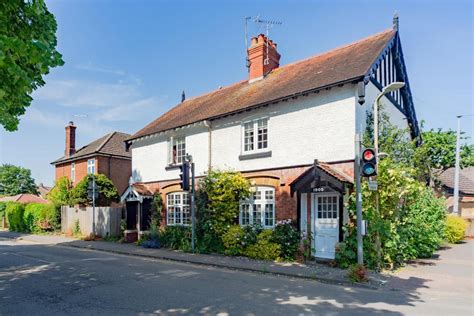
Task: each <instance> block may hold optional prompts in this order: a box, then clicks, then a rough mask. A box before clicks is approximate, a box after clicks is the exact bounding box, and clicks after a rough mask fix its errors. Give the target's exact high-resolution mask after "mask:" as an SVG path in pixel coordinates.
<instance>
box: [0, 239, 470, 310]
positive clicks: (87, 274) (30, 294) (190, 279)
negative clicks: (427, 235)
mask: <svg viewBox="0 0 474 316" xmlns="http://www.w3.org/2000/svg"><path fill="white" fill-rule="evenodd" d="M0 236H3V237H5V235H4V234H0ZM18 237H20V238H22V239H18ZM18 237H16V238H17V239H15V238H13V236H11V235H10V236H9V238H1V237H0V315H66V314H67V315H183V314H190V315H320V314H324V315H367V314H370V315H372V314H373V315H425V314H426V315H443V314H444V315H472V312H473V301H474V300H473V297H472V295H473V283H474V278H473V275H472V273H473V269H472V268H473V266H472V262H473V257H472V255H473V249H474V242H473V241H469V242H466V243H464V244H461V245H456V246H453V247H452V248H450V249H445V250H442V251H440V252H439V253H438V256H437V257H435V258H433V259H431V260H423V261H419V262H416V263H412V264H410V265H409V266H408V267H407V268H405V269H402V270H400V271H398V272H396V273H394V274H393V275H391V277H390V280H389V282H388V283H387V284H386V285H385V286H383V287H381V288H378V289H377V290H374V289H370V288H361V287H358V286H348V285H342V286H340V285H334V284H326V283H321V282H317V281H314V280H310V279H302V278H294V277H282V276H278V275H273V274H266V273H255V272H247V271H242V270H235V269H223V268H219V267H215V266H210V265H203V264H193V263H184V262H177V261H171V260H162V259H156V258H152V257H143V256H133V255H132V256H131V255H121V254H117V253H112V252H108V251H97V250H91V249H87V248H77V247H68V246H64V244H67V243H68V241H69V242H70V240H69V239H67V240H64V239H62V240H61V241H59V240H57V239H54V240H55V241H54V242H52V241H51V240H50V239H48V238H46V237H48V236H36V237H35V238H37V239H36V241H29V240H27V239H29V238H26V240H25V238H24V237H21V236H18ZM48 240H49V242H48ZM72 242H74V241H72ZM96 243H97V242H96Z"/></svg>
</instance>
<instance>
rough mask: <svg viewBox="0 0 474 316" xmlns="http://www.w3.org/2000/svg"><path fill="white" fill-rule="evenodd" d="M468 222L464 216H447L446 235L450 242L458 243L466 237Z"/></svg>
mask: <svg viewBox="0 0 474 316" xmlns="http://www.w3.org/2000/svg"><path fill="white" fill-rule="evenodd" d="M466 228H467V222H466V220H464V219H463V218H461V217H459V216H455V215H448V216H447V218H446V229H445V236H446V240H447V241H448V242H449V243H452V244H457V243H459V242H460V241H461V240H463V238H464V234H465V232H466Z"/></svg>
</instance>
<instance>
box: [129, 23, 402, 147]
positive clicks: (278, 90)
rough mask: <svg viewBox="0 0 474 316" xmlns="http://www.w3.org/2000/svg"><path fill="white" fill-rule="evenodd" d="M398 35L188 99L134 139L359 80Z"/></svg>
mask: <svg viewBox="0 0 474 316" xmlns="http://www.w3.org/2000/svg"><path fill="white" fill-rule="evenodd" d="M395 34H396V31H395V30H392V29H390V30H387V31H384V32H382V33H379V34H375V35H372V36H370V37H368V38H365V39H363V40H360V41H357V42H355V43H352V44H349V45H346V46H343V47H340V48H336V49H334V50H331V51H329V52H326V53H323V54H320V55H317V56H314V57H311V58H308V59H305V60H302V61H299V62H296V63H293V64H289V65H286V66H283V67H281V68H277V69H274V70H273V71H272V72H271V73H270V74H268V75H267V76H266V77H265V78H264V79H263V80H259V81H255V82H253V83H249V82H248V81H247V80H243V81H241V82H238V83H235V84H233V85H230V86H228V87H225V88H221V89H219V90H215V91H213V92H211V93H208V94H205V95H202V96H199V97H195V98H192V99H188V100H186V101H184V102H182V103H180V104H179V105H177V106H175V107H174V108H172V109H171V110H170V111H168V112H166V113H165V114H163V115H162V116H161V117H159V118H158V119H156V120H154V121H153V122H151V123H150V124H148V125H147V126H145V127H144V128H142V129H141V130H139V131H138V132H137V133H135V134H134V135H133V136H132V137H130V138H129V140H131V139H135V138H139V137H142V136H146V135H151V134H154V133H158V132H162V131H165V130H169V129H173V128H176V127H181V126H185V125H188V124H192V123H196V122H199V121H203V120H206V119H213V118H217V117H222V116H224V115H227V114H231V113H236V112H239V111H242V110H245V109H248V108H252V107H256V106H259V105H264V104H268V103H271V102H274V101H277V100H281V99H283V98H287V97H289V96H293V95H299V94H302V93H305V92H308V91H312V90H317V89H321V88H324V87H330V86H334V85H337V84H340V83H344V82H351V81H354V80H359V79H360V78H362V77H364V76H365V75H366V74H367V72H368V71H369V70H370V68H371V66H372V65H373V63H374V62H375V60H376V59H377V57H378V56H379V55H380V54H381V53H382V51H383V49H384V48H385V47H386V46H387V45H388V44H389V43H390V41H391V40H392V39H393V37H394V35H395Z"/></svg>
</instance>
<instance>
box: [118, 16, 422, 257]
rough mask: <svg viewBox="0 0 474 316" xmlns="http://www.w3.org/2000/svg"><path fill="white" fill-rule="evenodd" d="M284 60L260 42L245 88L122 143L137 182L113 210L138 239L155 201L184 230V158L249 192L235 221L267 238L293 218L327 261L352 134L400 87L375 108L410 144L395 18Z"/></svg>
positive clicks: (181, 108)
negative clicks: (350, 39)
mask: <svg viewBox="0 0 474 316" xmlns="http://www.w3.org/2000/svg"><path fill="white" fill-rule="evenodd" d="M288 45H289V43H288ZM283 57H284V56H281V55H280V53H279V52H278V49H277V44H276V43H275V42H274V41H272V40H271V39H269V38H268V37H267V36H265V35H263V34H260V35H258V36H256V37H254V38H252V40H251V44H250V47H248V48H247V58H248V63H247V66H248V77H247V78H243V80H241V81H239V82H236V83H234V84H231V85H229V86H227V87H222V88H219V89H217V90H215V91H212V92H209V93H206V94H204V95H201V96H197V97H194V98H190V99H186V100H183V101H182V102H181V103H180V104H178V105H176V106H175V107H173V108H172V109H170V110H169V111H168V112H167V113H165V114H163V115H162V116H161V117H159V118H157V119H156V120H154V121H152V122H150V123H149V124H148V125H146V126H144V127H143V128H142V129H141V130H139V131H137V132H136V133H135V134H134V135H132V136H131V137H130V138H128V139H127V140H126V143H127V147H128V148H129V150H130V151H131V152H132V158H133V159H132V174H133V181H134V182H135V183H134V184H132V185H131V186H130V187H129V189H128V190H127V191H125V193H124V194H123V195H122V200H123V201H126V202H127V218H129V217H133V218H135V217H136V218H137V220H136V223H137V228H138V230H145V229H146V228H147V224H146V218H147V214H148V209H149V205H150V199H151V196H152V194H153V193H155V192H159V193H161V195H162V197H163V201H164V214H163V215H164V221H163V223H162V224H163V225H189V224H190V211H189V210H190V208H189V195H188V193H187V192H183V191H182V190H181V188H180V185H179V183H180V178H179V172H180V171H179V165H180V164H181V163H182V162H183V159H184V157H185V155H186V154H190V155H192V157H193V162H194V163H195V168H196V176H197V177H198V178H199V177H202V176H205V174H206V173H207V171H208V170H209V169H210V168H215V169H221V170H225V169H232V170H237V171H240V172H241V173H242V174H243V175H244V176H245V177H247V178H248V180H249V181H250V183H251V185H252V187H253V192H254V194H253V196H252V197H251V198H250V199H249V200H248V201H242V203H241V206H240V216H239V219H238V223H240V224H241V225H248V224H260V225H262V226H263V227H264V228H269V229H271V228H272V227H274V226H275V224H276V222H277V221H278V220H285V219H292V220H294V221H296V222H297V223H298V225H299V227H300V230H301V231H302V232H307V233H309V234H312V237H313V243H314V244H313V248H315V249H316V251H315V253H314V255H315V256H316V257H321V258H329V259H331V258H334V254H335V245H336V244H337V242H339V241H341V240H343V238H344V234H343V230H342V227H343V224H344V223H346V222H347V220H348V212H347V210H346V209H344V200H345V199H347V198H348V194H349V192H350V190H351V187H352V183H353V178H354V171H353V170H354V159H355V145H354V139H355V135H356V133H360V132H361V131H363V130H364V129H365V126H366V119H367V114H368V112H370V111H371V109H372V106H373V103H374V100H375V98H376V96H377V95H378V94H379V93H380V92H381V91H382V89H383V88H384V87H385V86H387V85H389V84H391V83H393V82H395V81H403V82H404V83H405V86H404V88H402V89H401V90H399V91H395V92H391V93H389V94H387V95H385V96H384V97H383V98H382V99H381V102H382V104H383V106H384V109H385V110H386V111H387V113H388V114H389V115H390V119H391V120H392V122H393V123H394V124H395V125H398V126H400V127H401V128H409V129H410V131H411V136H412V137H413V138H416V137H418V135H419V129H418V122H417V118H416V113H415V108H414V104H413V99H412V96H411V91H410V84H409V81H408V76H407V70H406V66H405V62H404V58H403V52H402V47H401V40H400V35H399V30H398V18H397V17H396V18H394V21H393V27H392V28H390V29H388V30H385V31H383V32H380V33H377V34H375V35H372V36H369V37H366V38H364V39H362V40H359V41H357V42H354V43H351V44H348V45H345V46H341V47H339V48H336V49H333V50H330V51H328V52H325V53H322V54H319V55H316V56H313V57H309V58H307V59H304V60H301V61H297V62H294V63H291V64H287V65H282V62H281V60H280V59H281V58H283ZM130 223H132V224H133V223H134V220H131V221H130Z"/></svg>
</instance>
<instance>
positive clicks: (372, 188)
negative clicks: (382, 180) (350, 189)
mask: <svg viewBox="0 0 474 316" xmlns="http://www.w3.org/2000/svg"><path fill="white" fill-rule="evenodd" d="M377 189H378V185H377V180H370V179H369V190H370V191H377Z"/></svg>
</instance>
